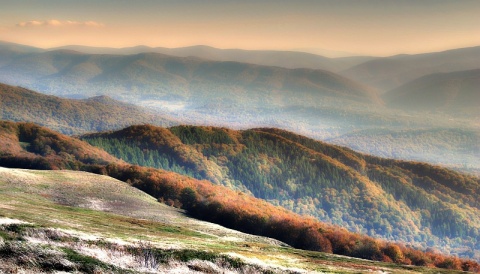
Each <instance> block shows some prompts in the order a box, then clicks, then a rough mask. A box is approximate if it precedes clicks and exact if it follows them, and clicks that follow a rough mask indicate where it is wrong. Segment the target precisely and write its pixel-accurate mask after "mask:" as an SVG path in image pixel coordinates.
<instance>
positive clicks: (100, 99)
mask: <svg viewBox="0 0 480 274" xmlns="http://www.w3.org/2000/svg"><path fill="white" fill-rule="evenodd" d="M0 98H1V100H0V119H4V120H12V121H22V122H34V123H37V124H39V125H43V126H47V127H49V128H51V129H54V130H58V131H60V132H62V133H65V134H79V133H85V132H92V131H102V130H112V129H121V128H123V127H126V126H129V125H133V124H142V123H150V124H156V125H161V126H166V125H173V124H174V122H173V121H171V120H169V119H166V118H163V117H162V116H160V115H159V114H155V113H153V112H151V111H147V110H146V109H142V108H140V107H137V106H134V105H130V104H126V103H122V102H119V101H116V100H113V99H112V98H110V97H107V96H96V97H92V98H88V99H84V100H73V99H65V98H60V97H56V96H50V95H44V94H41V93H38V92H35V91H31V90H28V89H25V88H21V87H15V86H10V85H5V84H2V83H0Z"/></svg>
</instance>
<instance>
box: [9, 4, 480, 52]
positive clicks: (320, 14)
mask: <svg viewBox="0 0 480 274" xmlns="http://www.w3.org/2000/svg"><path fill="white" fill-rule="evenodd" d="M0 40H2V41H8V42H14V43H20V44H26V45H32V46H36V47H42V48H50V47H58V46H64V45H87V46H101V47H116V48H119V47H130V46H136V45H147V46H151V47H184V46H192V45H209V46H213V47H217V48H241V49H262V50H266V49H271V50H298V51H307V52H312V53H319V54H324V55H330V56H340V55H374V56H388V55H394V54H401V53H408V54H412V53H422V52H432V51H442V50H447V49H452V48H462V47H470V46H479V45H480V1H479V0H290V1H282V0H277V1H271V0H266V1H261V0H257V1H250V0H242V1H233V0H223V1H217V0H183V1H182V0H172V1H170V0H169V1H153V0H135V1H134V0H129V1H124V0H97V1H91V0H83V1H74V0H25V1H23V0H11V1H8V0H0Z"/></svg>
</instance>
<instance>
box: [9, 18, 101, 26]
mask: <svg viewBox="0 0 480 274" xmlns="http://www.w3.org/2000/svg"><path fill="white" fill-rule="evenodd" d="M16 26H17V27H21V28H27V27H69V26H82V27H94V28H97V27H103V26H105V25H104V24H102V23H98V22H95V21H84V22H80V21H70V20H66V21H60V20H56V19H51V20H45V21H38V20H32V21H25V22H20V23H18V24H17V25H16Z"/></svg>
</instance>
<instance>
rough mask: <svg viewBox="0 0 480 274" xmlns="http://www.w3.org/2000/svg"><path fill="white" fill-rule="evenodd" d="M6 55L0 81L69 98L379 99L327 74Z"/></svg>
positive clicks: (155, 59)
mask: <svg viewBox="0 0 480 274" xmlns="http://www.w3.org/2000/svg"><path fill="white" fill-rule="evenodd" d="M14 53H15V52H13V51H12V54H14ZM6 55H8V54H6ZM0 57H1V56H0ZM7 57H8V56H7ZM7 57H3V59H2V60H0V63H2V64H3V65H2V66H1V67H0V81H3V82H5V83H8V84H13V85H21V86H25V87H28V88H33V89H35V90H39V91H42V92H47V93H50V94H55V95H64V96H67V95H68V96H70V97H72V96H83V97H85V96H96V95H109V96H111V97H113V98H115V99H118V98H123V99H124V100H131V101H133V102H135V101H148V100H151V99H156V100H164V101H175V100H172V98H177V99H180V100H181V101H183V102H186V103H189V104H194V103H195V105H196V106H198V105H202V104H205V103H206V102H211V100H212V99H215V100H217V101H218V102H221V101H222V100H236V101H238V102H242V105H246V104H255V105H259V104H265V103H266V102H272V103H275V104H288V103H289V100H290V99H291V98H292V97H295V98H298V100H300V101H306V100H321V99H322V98H324V97H333V98H341V99H345V100H353V101H360V102H370V103H372V102H373V103H378V102H381V99H380V98H379V97H378V95H377V94H376V93H375V92H373V91H371V90H370V89H368V88H367V87H365V86H362V85H359V84H357V83H355V82H353V81H351V80H349V79H347V78H345V77H342V76H340V75H338V74H335V73H332V72H329V71H325V70H313V69H303V68H300V69H286V68H281V67H271V66H260V65H253V64H247V63H239V62H216V61H207V60H203V59H199V58H194V57H174V56H168V55H163V54H159V53H140V54H134V55H98V54H85V53H80V52H75V51H71V50H55V51H47V52H37V53H27V54H23V55H20V56H15V58H10V59H8V60H7Z"/></svg>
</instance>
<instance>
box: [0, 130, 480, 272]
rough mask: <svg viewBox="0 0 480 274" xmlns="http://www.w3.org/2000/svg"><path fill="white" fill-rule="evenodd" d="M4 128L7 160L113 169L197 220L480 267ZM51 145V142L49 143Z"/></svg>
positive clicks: (69, 142)
mask: <svg viewBox="0 0 480 274" xmlns="http://www.w3.org/2000/svg"><path fill="white" fill-rule="evenodd" d="M0 135H1V136H2V138H1V140H2V142H1V143H0V165H2V166H5V167H19V168H25V167H28V168H33V169H74V170H84V171H89V172H95V173H98V174H104V175H109V176H111V177H114V178H117V179H120V180H122V181H124V182H127V183H129V184H131V185H132V186H134V187H137V188H139V189H141V190H143V191H145V192H146V193H149V194H150V195H152V196H154V197H156V198H157V199H158V200H159V201H160V202H164V203H166V204H169V205H172V206H176V207H179V208H183V209H185V210H186V211H187V212H188V214H191V215H192V216H195V217H197V218H199V219H203V220H208V221H211V222H215V223H219V224H221V225H224V226H226V227H230V228H234V229H238V230H240V231H244V232H248V233H254V234H257V235H264V236H268V237H272V238H275V239H279V240H282V241H285V242H286V243H287V244H289V245H291V246H293V247H297V248H302V249H307V250H317V251H323V252H329V253H335V254H342V255H348V256H354V257H360V258H365V259H373V260H380V261H386V262H396V263H401V264H415V265H424V266H430V267H441V268H447V269H458V270H468V271H476V270H477V271H478V270H479V267H480V266H479V264H478V263H476V262H475V261H472V260H465V259H459V258H458V257H454V256H445V255H441V254H439V253H436V252H433V251H427V252H422V251H419V250H417V249H414V248H412V247H410V246H406V245H402V244H395V243H392V242H387V241H383V240H378V239H374V238H372V237H369V236H363V235H361V234H358V233H353V232H349V231H347V230H345V229H343V228H340V227H338V226H334V225H329V224H325V223H322V222H319V221H318V220H316V219H314V218H311V217H305V216H300V215H297V214H295V213H292V212H290V211H288V210H286V209H284V208H282V207H278V206H274V205H272V204H270V203H268V202H266V201H264V200H261V199H257V198H254V197H252V196H250V195H248V194H245V193H242V192H240V191H235V190H231V189H228V188H226V187H224V186H220V185H214V184H212V183H211V182H209V181H207V180H197V179H194V178H191V177H188V176H184V175H180V174H178V173H174V172H169V171H164V170H161V169H155V168H147V167H140V166H136V165H130V164H126V163H124V162H122V161H121V160H118V159H116V158H114V157H112V156H110V155H109V154H107V153H105V152H104V151H103V150H101V149H98V148H95V147H92V146H90V145H88V144H87V143H85V142H82V141H80V140H77V139H75V138H71V137H67V136H64V135H61V134H59V133H56V132H53V131H51V130H48V129H45V128H41V127H38V126H36V125H34V124H31V123H11V122H1V123H0ZM215 138H216V137H215ZM45 147H46V148H48V147H49V148H51V149H43V148H45ZM37 163H41V164H40V165H37ZM406 168H408V167H406ZM218 193H221V194H222V195H218Z"/></svg>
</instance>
